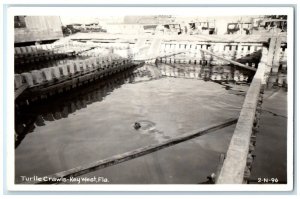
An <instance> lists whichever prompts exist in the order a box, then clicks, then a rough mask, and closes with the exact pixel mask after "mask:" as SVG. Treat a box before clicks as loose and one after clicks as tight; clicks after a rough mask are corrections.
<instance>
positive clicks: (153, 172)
mask: <svg viewBox="0 0 300 199" xmlns="http://www.w3.org/2000/svg"><path fill="white" fill-rule="evenodd" d="M164 70H165V69H164ZM165 73H166V71H164V74H165ZM174 75H175V77H176V74H174ZM177 77H178V76H177ZM237 87H238V86H237ZM234 88H235V87H234ZM78 89H79V90H78ZM78 89H75V90H76V91H71V92H70V93H67V94H64V95H62V96H58V97H55V98H52V99H48V100H45V101H43V102H41V103H36V104H32V105H29V106H27V107H19V108H17V110H16V131H17V132H23V135H22V136H19V141H18V142H17V145H16V150H15V166H16V167H15V173H16V181H19V180H20V176H29V177H30V176H33V175H37V176H44V175H50V174H54V173H56V172H60V171H63V170H67V169H71V168H73V167H76V166H80V165H85V164H88V163H91V162H94V161H96V160H101V159H104V158H108V157H110V156H113V155H117V154H120V153H124V152H127V151H130V150H133V149H137V148H139V147H143V146H146V145H150V144H154V143H159V142H161V141H164V140H167V139H170V138H173V137H176V136H178V135H182V134H184V133H187V132H190V131H192V130H195V129H199V128H203V127H205V126H209V125H212V124H215V123H220V122H222V121H224V120H226V119H229V118H236V117H238V116H239V112H240V108H241V106H242V103H243V100H244V96H243V95H240V94H238V93H239V92H241V93H243V91H239V90H247V86H239V88H237V91H236V92H233V91H232V90H226V89H225V87H224V86H223V85H220V84H218V83H215V82H212V81H207V82H205V81H203V80H200V79H199V78H198V77H197V76H196V75H194V74H193V75H190V76H189V78H174V77H166V76H162V74H161V73H160V70H159V69H158V68H157V67H153V66H147V65H146V66H144V67H142V68H139V69H136V70H133V71H130V74H123V75H122V74H121V75H119V76H118V75H117V76H114V77H112V78H110V80H108V82H105V81H98V82H95V83H93V84H91V85H89V86H86V87H83V88H78ZM137 121H139V122H140V123H141V125H142V127H141V128H140V129H135V128H134V127H133V124H134V123H135V122H137ZM23 123H30V124H31V127H30V128H28V127H27V129H25V130H24V125H22V124H23ZM234 127H235V125H232V126H230V127H226V128H224V129H221V130H218V131H216V132H212V133H209V134H207V135H204V136H201V137H198V138H195V139H193V140H190V141H186V142H184V143H180V144H177V145H175V146H172V147H169V148H166V149H163V150H160V151H158V152H155V153H152V154H149V155H146V156H143V157H140V158H137V159H134V160H130V161H127V162H124V163H121V164H118V165H115V166H112V167H109V168H105V169H102V170H99V171H95V172H93V173H89V174H88V175H85V176H89V177H93V176H96V177H99V176H102V177H106V178H108V179H109V182H110V183H119V184H143V183H150V184H151V183H159V184H164V183H190V184H196V183H201V182H204V181H206V177H207V176H208V175H210V174H211V173H213V172H216V168H217V165H218V163H219V155H220V154H221V153H226V151H227V148H228V145H229V142H230V139H231V136H232V133H233V131H234Z"/></svg>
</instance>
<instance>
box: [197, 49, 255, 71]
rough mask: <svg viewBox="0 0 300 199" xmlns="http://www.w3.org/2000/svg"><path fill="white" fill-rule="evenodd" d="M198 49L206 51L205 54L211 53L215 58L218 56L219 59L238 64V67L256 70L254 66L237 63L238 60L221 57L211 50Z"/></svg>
mask: <svg viewBox="0 0 300 199" xmlns="http://www.w3.org/2000/svg"><path fill="white" fill-rule="evenodd" d="M200 51H202V52H205V53H207V54H210V55H212V56H214V57H217V58H219V59H222V60H225V61H228V62H230V63H232V64H234V65H236V66H240V67H242V68H245V69H248V70H251V71H256V68H252V67H249V66H247V65H245V64H241V63H239V62H236V61H233V60H230V59H227V58H224V57H222V56H220V55H216V54H215V53H212V52H210V51H208V50H204V49H200Z"/></svg>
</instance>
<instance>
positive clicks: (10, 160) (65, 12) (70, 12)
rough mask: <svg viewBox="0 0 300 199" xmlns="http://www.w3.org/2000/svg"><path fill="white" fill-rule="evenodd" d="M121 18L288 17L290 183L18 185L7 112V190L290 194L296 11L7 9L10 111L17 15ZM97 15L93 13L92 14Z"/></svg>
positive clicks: (11, 114) (10, 107) (11, 123)
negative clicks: (144, 16) (132, 16)
mask: <svg viewBox="0 0 300 199" xmlns="http://www.w3.org/2000/svg"><path fill="white" fill-rule="evenodd" d="M74 13H76V16H121V15H132V13H134V15H157V14H161V15H177V16H238V15H288V38H287V41H288V46H289V48H288V49H287V50H288V66H289V70H288V79H289V91H288V118H289V120H288V144H287V146H288V148H287V152H288V154H287V155H288V164H287V169H288V176H287V177H288V184H287V185H205V186H201V185H15V184H14V168H15V167H14V147H13V146H14V134H13V133H11V132H14V111H8V112H7V115H6V117H7V129H6V132H5V133H6V137H7V140H6V143H7V152H8V153H7V154H6V158H7V185H8V186H7V188H8V190H9V191H291V190H292V187H293V183H292V181H293V120H292V119H291V118H292V117H293V89H292V88H293V72H294V68H293V67H292V66H294V65H293V56H292V55H293V53H294V52H293V51H294V49H293V47H292V46H293V8H272V7H210V8H209V7H204V8H203V7H202V8H201V7H143V8H139V7H138V8H135V7H108V8H106V7H102V8H101V7H100V8H99V7H93V8H82V7H47V8H45V7H10V8H8V16H7V17H8V25H9V27H8V33H7V34H6V35H7V39H8V45H9V46H8V52H7V55H8V57H9V59H8V60H7V63H8V66H6V67H7V70H8V74H7V75H8V82H7V85H6V86H7V91H8V92H7V93H6V95H7V99H10V100H8V101H7V109H8V110H14V100H13V99H14V92H13V90H14V75H13V74H14V71H13V67H12V66H13V64H14V63H13V53H14V49H13V44H14V27H13V26H14V25H13V16H14V15H40V16H42V15H48V16H50V15H60V16H74ZM92 13H94V14H92Z"/></svg>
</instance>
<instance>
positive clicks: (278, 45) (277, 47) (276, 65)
mask: <svg viewBox="0 0 300 199" xmlns="http://www.w3.org/2000/svg"><path fill="white" fill-rule="evenodd" d="M281 40H282V39H281V37H278V38H277V41H276V45H275V52H274V58H273V63H272V71H271V72H272V73H278V68H279V59H280V50H281Z"/></svg>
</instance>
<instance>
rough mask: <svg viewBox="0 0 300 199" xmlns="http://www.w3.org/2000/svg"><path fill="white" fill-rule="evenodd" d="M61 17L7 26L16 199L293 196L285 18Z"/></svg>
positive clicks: (27, 18)
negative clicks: (24, 196) (35, 195)
mask: <svg viewBox="0 0 300 199" xmlns="http://www.w3.org/2000/svg"><path fill="white" fill-rule="evenodd" d="M64 9H65V8H63V7H60V8H57V12H56V11H54V9H50V8H49V12H44V14H43V9H42V10H39V11H36V10H37V9H36V8H33V9H31V10H32V12H31V10H30V9H28V10H27V11H24V12H23V11H20V9H19V10H18V9H16V10H15V11H12V12H11V13H9V15H8V18H9V21H8V24H7V25H8V26H9V27H11V29H12V32H11V35H10V36H9V38H11V39H8V40H7V43H8V45H10V46H11V47H12V52H11V55H12V56H11V62H10V63H13V65H12V66H13V67H12V68H13V74H12V75H13V78H11V79H13V80H12V84H13V92H14V97H13V98H14V99H10V100H11V101H13V109H12V110H13V112H12V113H11V114H12V115H13V121H11V122H10V124H13V126H12V127H11V130H13V132H9V135H7V137H8V139H9V140H10V144H11V145H10V144H9V145H8V147H9V151H10V152H12V154H11V155H9V156H10V157H9V159H10V160H11V161H10V162H11V167H8V168H7V170H9V172H10V173H11V175H10V174H8V178H9V180H10V181H11V185H12V187H13V190H18V187H19V188H20V189H21V190H27V188H29V189H28V190H32V191H34V190H39V188H42V190H47V189H48V188H49V189H52V188H53V189H56V188H59V187H60V186H61V185H63V186H62V187H63V188H62V189H64V188H66V189H67V190H70V189H68V187H73V189H77V188H76V187H78V189H80V188H81V185H82V187H84V188H87V189H88V190H89V188H92V189H93V190H98V188H100V189H101V190H105V189H109V190H110V188H109V187H114V186H115V185H124V186H125V187H126V186H127V185H130V186H134V185H143V188H142V190H148V188H147V186H149V190H155V189H156V188H150V187H151V186H152V185H153V186H161V187H164V186H165V185H174V186H175V188H174V189H177V188H178V190H185V189H186V190H210V191H214V190H226V188H224V186H225V187H229V190H240V189H239V185H241V187H242V189H241V190H264V189H265V190H269V191H275V190H276V189H278V190H282V191H288V190H291V189H292V187H293V178H294V176H293V169H294V168H293V134H294V132H293V101H292V100H293V89H294V88H293V71H294V66H293V57H294V55H293V48H294V46H293V45H294V44H293V40H292V38H293V31H294V30H293V21H294V18H293V12H291V9H290V10H289V9H284V8H282V9H272V8H268V9H266V10H265V12H263V10H264V9H263V8H261V9H250V8H248V10H249V12H248V11H247V8H246V7H243V8H201V9H200V8H199V11H198V10H197V8H191V9H189V8H186V9H183V10H184V11H182V10H181V8H152V7H148V8H127V9H123V8H120V9H118V8H116V7H114V8H107V9H111V10H115V12H105V13H103V12H101V11H99V12H98V11H97V8H90V9H89V8H87V9H84V8H82V9H81V8H80V7H76V8H66V9H65V11H64ZM104 9H105V8H102V10H104ZM44 10H45V9H44ZM80 10H82V12H80ZM136 10H138V11H137V12H135V11H136ZM243 10H246V12H244V11H243ZM83 13H84V14H83ZM12 42H13V43H12ZM12 110H11V111H12ZM54 185H56V186H54ZM74 185H76V186H74ZM188 186H191V187H192V188H191V189H189V188H188ZM277 187H278V188H277ZM118 188H120V187H118ZM198 188H199V189H198ZM248 188H249V189H248ZM131 189H132V188H131ZM162 189H164V188H162ZM174 189H172V188H171V189H169V188H166V190H174Z"/></svg>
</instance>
